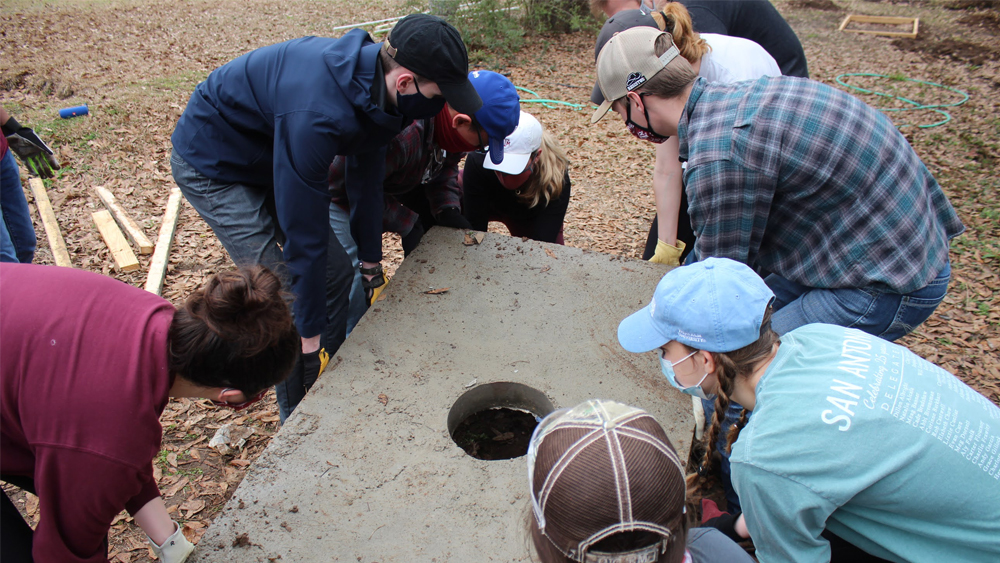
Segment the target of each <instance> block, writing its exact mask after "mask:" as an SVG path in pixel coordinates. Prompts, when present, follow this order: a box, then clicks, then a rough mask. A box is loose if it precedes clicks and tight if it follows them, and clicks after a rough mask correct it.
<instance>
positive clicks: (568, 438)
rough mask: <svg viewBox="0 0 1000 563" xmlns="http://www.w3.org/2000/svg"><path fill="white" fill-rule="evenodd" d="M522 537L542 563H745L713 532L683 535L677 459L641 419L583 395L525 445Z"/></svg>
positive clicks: (648, 420)
mask: <svg viewBox="0 0 1000 563" xmlns="http://www.w3.org/2000/svg"><path fill="white" fill-rule="evenodd" d="M527 458H528V493H529V494H530V495H531V516H530V519H529V522H528V534H529V536H530V537H531V543H532V546H533V547H534V552H535V555H537V558H538V560H539V561H541V563H564V562H566V563H568V562H570V561H576V562H578V563H593V562H603V561H607V562H618V563H631V562H640V561H641V562H644V563H682V562H686V563H751V562H752V561H753V559H751V558H750V556H749V555H747V554H746V552H745V551H743V549H742V548H740V547H739V546H738V545H736V544H735V543H734V542H733V541H732V540H731V539H729V538H727V537H726V536H725V535H723V534H722V533H721V532H719V531H718V530H715V529H713V528H694V529H690V530H689V529H688V522H687V515H686V514H685V508H684V498H685V494H686V493H685V491H686V486H685V478H684V461H683V460H681V459H680V458H679V457H678V455H677V452H676V451H674V447H673V445H671V443H670V440H669V439H668V438H667V435H666V433H665V432H664V431H663V427H662V426H660V423H658V422H657V421H656V419H654V418H653V417H652V416H650V414H649V413H647V412H646V411H644V410H642V409H638V408H636V407H630V406H628V405H623V404H621V403H617V402H614V401H607V400H598V399H591V400H589V401H584V402H583V403H580V404H579V405H577V406H575V407H573V408H571V409H561V410H557V411H555V412H553V413H551V414H549V415H548V416H546V417H545V418H544V419H543V420H542V421H541V422H540V423H539V424H538V426H537V427H536V428H535V431H534V433H533V434H532V436H531V442H530V443H529V445H528V456H527Z"/></svg>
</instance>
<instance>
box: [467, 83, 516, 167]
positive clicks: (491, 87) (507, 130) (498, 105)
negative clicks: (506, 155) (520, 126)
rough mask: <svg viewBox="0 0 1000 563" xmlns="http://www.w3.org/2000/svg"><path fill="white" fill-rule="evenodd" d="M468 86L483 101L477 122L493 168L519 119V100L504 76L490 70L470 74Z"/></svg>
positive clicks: (477, 115)
mask: <svg viewBox="0 0 1000 563" xmlns="http://www.w3.org/2000/svg"><path fill="white" fill-rule="evenodd" d="M469 82H472V86H473V87H474V88H475V89H476V92H478V93H479V97H480V98H482V99H483V107H481V108H479V111H477V112H476V113H475V117H476V121H477V122H478V123H479V124H480V125H481V126H482V127H483V129H484V130H485V131H486V134H487V135H489V137H490V145H489V146H490V148H489V155H490V160H491V161H492V162H493V164H500V163H501V162H503V141H504V139H505V138H507V136H508V135H510V134H511V133H513V132H514V129H516V128H517V122H518V120H519V119H520V117H521V97H520V96H518V95H517V89H515V88H514V83H513V82H511V81H510V80H509V79H508V78H507V77H506V76H504V75H502V74H498V73H496V72H492V71H489V70H474V71H472V72H470V73H469Z"/></svg>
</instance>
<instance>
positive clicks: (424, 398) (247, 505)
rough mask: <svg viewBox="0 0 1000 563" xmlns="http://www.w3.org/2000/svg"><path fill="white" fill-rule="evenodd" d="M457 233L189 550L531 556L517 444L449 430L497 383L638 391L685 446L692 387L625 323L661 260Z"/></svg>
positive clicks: (390, 295)
mask: <svg viewBox="0 0 1000 563" xmlns="http://www.w3.org/2000/svg"><path fill="white" fill-rule="evenodd" d="M463 239H464V234H463V233H462V232H460V231H456V230H452V229H442V228H436V229H433V230H431V231H430V232H429V233H428V234H427V235H426V236H425V237H424V240H423V242H422V243H421V245H420V247H419V248H418V249H417V251H416V252H414V253H413V254H412V255H411V256H410V257H409V258H407V259H406V261H405V262H404V263H403V265H402V266H401V267H400V269H399V271H398V272H397V273H396V276H395V277H394V278H393V280H392V282H391V283H390V284H389V287H388V289H387V290H386V292H385V299H384V300H382V301H379V302H377V303H376V304H375V305H374V306H373V307H372V309H371V310H370V311H369V312H368V314H367V315H366V316H365V317H364V319H362V322H361V323H360V324H359V325H358V328H357V329H356V330H355V332H354V333H353V334H352V335H351V337H350V338H349V339H348V341H347V342H346V343H345V344H344V346H343V347H341V349H340V351H339V352H338V353H337V355H336V359H335V360H334V361H333V362H331V364H332V367H331V368H330V369H329V370H328V371H327V373H325V374H324V375H323V376H322V377H321V378H320V380H319V382H318V383H317V384H316V386H315V387H313V389H312V391H311V392H310V393H309V395H308V396H307V397H306V398H305V400H304V401H303V402H302V404H300V405H299V407H298V409H297V410H296V411H295V413H294V414H293V415H292V417H291V418H289V420H288V421H287V423H286V424H285V426H284V427H283V428H282V429H281V431H280V432H279V433H278V435H277V436H275V438H274V439H273V441H272V442H271V444H270V445H269V446H268V448H267V450H266V451H265V452H264V453H263V454H262V455H261V456H260V458H259V459H258V460H257V462H256V463H255V464H254V466H253V467H252V468H251V470H250V471H249V472H248V473H247V476H246V478H245V479H244V481H243V482H242V483H241V484H240V486H239V489H238V490H237V491H236V493H235V494H234V495H233V498H232V499H231V500H230V502H229V503H228V504H227V505H226V507H225V509H224V510H223V512H222V513H221V514H220V515H219V516H218V517H217V518H216V520H215V522H214V523H213V525H212V526H211V528H210V529H209V530H208V531H207V532H206V533H205V535H204V537H203V538H202V540H201V542H200V544H199V546H198V549H197V551H196V552H195V556H194V557H193V559H192V561H201V562H209V561H211V562H225V563H238V562H249V561H254V562H257V561H284V562H301V561H349V562H352V563H358V562H363V563H373V562H378V563H392V562H407V563H412V562H415V561H419V562H442V563H443V562H448V561H463V562H465V561H477V562H479V561H502V562H512V561H528V560H529V559H528V547H527V545H528V542H527V539H526V538H527V536H526V534H525V522H526V520H525V519H526V516H527V514H528V497H527V470H526V465H525V460H524V458H523V457H521V458H517V459H512V460H504V461H483V460H478V459H474V458H472V457H470V456H468V455H466V453H465V452H464V451H463V450H462V449H460V448H459V447H458V446H457V445H455V443H454V442H453V441H452V439H451V437H450V435H449V432H448V426H447V424H448V423H447V421H448V416H449V411H450V410H451V409H452V406H453V404H454V403H455V402H456V400H457V399H459V397H461V396H462V395H463V394H464V393H466V392H467V391H469V390H470V389H474V388H475V386H481V385H485V384H489V383H493V382H516V383H521V384H524V385H527V386H530V387H532V388H533V389H536V390H538V391H541V392H542V393H544V395H545V396H547V397H548V398H549V399H550V400H551V402H552V403H553V404H554V406H555V407H556V408H559V407H566V406H573V405H575V404H577V403H579V402H580V401H583V400H585V399H587V398H591V397H601V398H607V399H615V400H618V401H621V402H624V403H629V404H633V405H638V406H640V407H643V408H645V409H647V410H648V411H650V412H651V413H653V415H654V416H656V418H657V420H659V421H660V423H661V424H663V426H664V428H665V429H666V430H667V433H668V435H669V436H670V439H671V441H672V442H673V444H674V446H675V447H676V448H677V450H678V452H679V453H680V454H681V456H682V459H683V458H686V457H687V455H688V451H689V448H690V445H691V434H692V429H693V427H694V422H693V418H692V415H691V400H690V398H689V397H687V396H686V395H682V394H681V393H678V392H677V391H675V390H673V389H672V388H671V387H670V385H669V384H668V383H667V381H666V379H665V378H664V377H663V376H662V375H660V369H659V364H658V362H657V359H656V357H655V355H654V354H652V353H651V354H645V355H635V354H629V353H627V352H625V351H624V350H622V349H621V347H620V346H619V345H618V341H617V336H616V334H617V332H616V331H617V327H618V322H619V321H620V320H621V319H623V318H624V317H625V316H627V315H628V314H630V313H631V312H632V311H634V310H636V309H638V308H639V307H642V306H643V305H645V304H646V303H647V301H648V299H649V298H650V296H651V295H652V291H653V288H654V287H655V286H656V283H657V282H658V281H659V279H660V277H661V276H662V274H663V273H664V269H663V267H662V266H658V265H654V264H649V263H647V262H642V261H638V260H629V259H623V258H620V257H615V256H609V255H607V254H600V253H595V252H588V251H583V250H580V249H576V248H568V247H562V246H557V245H551V244H543V243H538V242H534V241H522V240H521V239H519V238H510V237H505V236H501V235H496V234H487V235H486V237H485V239H484V240H483V241H482V243H481V244H478V245H473V246H465V245H463ZM440 288H448V291H447V292H446V293H441V294H437V295H430V294H426V293H425V292H427V291H429V290H431V289H440ZM473 383H474V384H475V386H472V387H470V385H472V384H473ZM383 403H384V404H383Z"/></svg>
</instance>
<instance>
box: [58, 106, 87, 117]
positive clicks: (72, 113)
mask: <svg viewBox="0 0 1000 563" xmlns="http://www.w3.org/2000/svg"><path fill="white" fill-rule="evenodd" d="M89 113H90V108H88V107H87V104H83V105H82V106H76V107H71V108H63V109H61V110H59V117H61V118H63V119H69V118H71V117H80V116H81V115H87V114H89Z"/></svg>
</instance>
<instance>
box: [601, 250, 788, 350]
mask: <svg viewBox="0 0 1000 563" xmlns="http://www.w3.org/2000/svg"><path fill="white" fill-rule="evenodd" d="M773 300H774V293H773V292H772V291H771V288H769V287H767V284H766V283H764V280H762V279H760V276H758V275H757V273H756V272H754V271H753V270H752V269H751V268H750V267H749V266H747V265H746V264H742V263H740V262H736V261H735V260H730V259H728V258H708V259H706V260H702V261H701V262H695V263H694V264H690V265H688V266H681V267H679V268H674V269H673V270H670V271H669V272H667V274H666V275H665V276H663V279H661V280H660V283H658V284H657V285H656V291H655V292H653V300H652V301H651V302H650V303H649V305H647V306H646V307H643V308H642V309H640V310H638V311H636V312H635V313H632V314H631V315H629V316H628V318H626V319H625V320H623V321H622V322H621V324H619V325H618V342H619V343H621V345H622V348H625V349H626V350H628V351H629V352H635V353H642V352H649V351H650V350H655V349H656V348H659V347H660V346H663V345H664V344H666V343H667V342H670V341H671V340H676V341H678V342H680V343H681V344H686V345H688V346H690V347H692V348H696V349H698V350H706V351H708V352H732V351H733V350H739V349H740V348H742V347H744V346H747V345H749V344H752V343H754V342H756V341H757V339H759V338H760V326H761V323H763V322H764V313H765V312H766V311H767V308H768V307H770V306H771V301H773Z"/></svg>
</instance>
